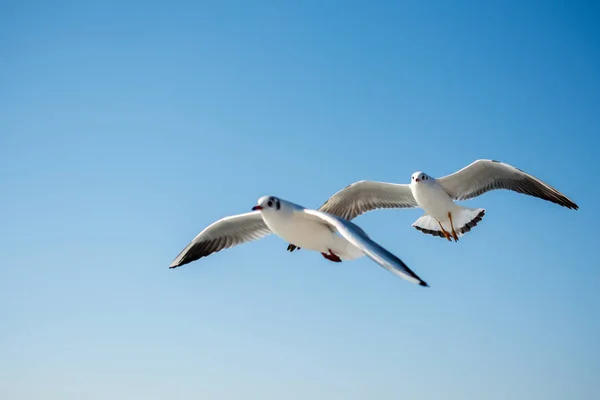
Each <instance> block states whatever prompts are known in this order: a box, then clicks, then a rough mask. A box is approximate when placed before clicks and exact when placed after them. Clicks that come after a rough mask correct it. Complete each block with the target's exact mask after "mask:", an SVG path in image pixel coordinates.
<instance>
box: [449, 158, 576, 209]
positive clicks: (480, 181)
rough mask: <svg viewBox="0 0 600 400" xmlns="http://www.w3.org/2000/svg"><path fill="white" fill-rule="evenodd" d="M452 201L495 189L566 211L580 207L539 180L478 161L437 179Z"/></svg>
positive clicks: (491, 162) (499, 164)
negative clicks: (533, 199) (504, 190)
mask: <svg viewBox="0 0 600 400" xmlns="http://www.w3.org/2000/svg"><path fill="white" fill-rule="evenodd" d="M437 182H438V183H439V184H440V185H442V187H443V188H444V190H445V191H446V193H448V195H450V197H452V198H453V199H454V200H467V199H472V198H473V197H477V196H479V195H482V194H483V193H486V192H489V191H491V190H496V189H506V190H512V191H515V192H518V193H523V194H527V195H529V196H534V197H538V198H540V199H544V200H547V201H551V202H553V203H556V204H559V205H561V206H563V207H567V208H569V209H575V210H577V209H578V208H579V206H577V204H575V203H574V202H573V201H571V200H570V199H569V198H568V197H567V196H565V195H564V194H562V193H560V192H559V191H558V190H556V189H555V188H553V187H552V186H550V185H548V184H547V183H545V182H543V181H541V180H540V179H538V178H536V177H534V176H532V175H530V174H528V173H526V172H524V171H522V170H520V169H518V168H515V167H513V166H512V165H509V164H505V163H502V162H499V161H495V160H477V161H475V162H473V163H471V164H470V165H468V166H466V167H465V168H463V169H461V170H460V171H458V172H455V173H453V174H451V175H448V176H445V177H443V178H439V179H437Z"/></svg>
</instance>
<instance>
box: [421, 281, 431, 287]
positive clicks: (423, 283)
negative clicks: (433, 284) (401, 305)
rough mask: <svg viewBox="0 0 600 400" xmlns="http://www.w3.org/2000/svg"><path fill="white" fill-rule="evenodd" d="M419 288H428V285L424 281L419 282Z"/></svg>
mask: <svg viewBox="0 0 600 400" xmlns="http://www.w3.org/2000/svg"><path fill="white" fill-rule="evenodd" d="M419 286H424V287H429V285H428V284H427V282H425V281H421V282H419Z"/></svg>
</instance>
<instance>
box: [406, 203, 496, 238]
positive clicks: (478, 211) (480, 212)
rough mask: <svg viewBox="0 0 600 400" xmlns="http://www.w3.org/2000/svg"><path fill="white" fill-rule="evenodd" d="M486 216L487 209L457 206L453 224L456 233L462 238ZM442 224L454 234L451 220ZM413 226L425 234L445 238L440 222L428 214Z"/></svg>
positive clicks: (453, 214)
mask: <svg viewBox="0 0 600 400" xmlns="http://www.w3.org/2000/svg"><path fill="white" fill-rule="evenodd" d="M484 215H485V209H483V208H468V207H461V206H457V208H456V209H455V210H454V211H453V212H452V224H453V225H454V230H455V231H456V233H457V235H458V236H462V235H464V234H465V233H467V232H469V231H470V230H471V229H472V228H474V227H475V226H477V224H478V223H479V221H481V219H482V218H483V216H484ZM440 222H441V224H442V226H443V227H444V229H445V230H446V232H448V233H450V234H452V228H451V226H450V220H449V219H446V220H444V221H440ZM412 226H413V227H414V228H416V229H417V230H419V231H421V232H423V233H425V234H428V235H433V236H439V237H441V238H445V235H444V233H443V232H442V230H441V229H440V224H439V223H438V220H437V219H435V218H433V217H432V216H430V215H428V214H424V215H423V216H421V217H420V218H419V219H417V220H416V221H415V222H414V223H413V224H412Z"/></svg>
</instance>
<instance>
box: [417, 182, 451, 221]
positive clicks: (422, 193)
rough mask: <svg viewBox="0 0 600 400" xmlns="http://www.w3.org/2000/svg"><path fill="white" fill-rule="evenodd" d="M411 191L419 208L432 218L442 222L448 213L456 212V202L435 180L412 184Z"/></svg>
mask: <svg viewBox="0 0 600 400" xmlns="http://www.w3.org/2000/svg"><path fill="white" fill-rule="evenodd" d="M410 190H411V191H412V194H413V196H414V198H415V200H416V201H417V203H419V206H420V207H421V208H422V209H423V210H425V212H426V213H427V214H429V215H431V216H432V217H434V218H436V219H438V220H442V219H445V218H447V217H448V212H452V211H454V207H456V205H455V204H454V201H452V199H451V198H450V196H448V193H446V191H445V190H444V188H442V187H441V186H440V185H439V184H438V183H437V182H435V180H430V181H429V182H425V183H411V185H410Z"/></svg>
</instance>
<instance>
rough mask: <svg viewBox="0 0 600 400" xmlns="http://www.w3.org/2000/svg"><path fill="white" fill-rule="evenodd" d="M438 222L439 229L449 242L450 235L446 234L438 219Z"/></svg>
mask: <svg viewBox="0 0 600 400" xmlns="http://www.w3.org/2000/svg"><path fill="white" fill-rule="evenodd" d="M438 224H439V225H440V229H441V230H442V233H443V234H444V236H446V239H448V241H449V242H451V241H452V239H450V235H449V234H448V232H446V230H445V229H444V227H443V226H442V223H441V222H440V221H438Z"/></svg>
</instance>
